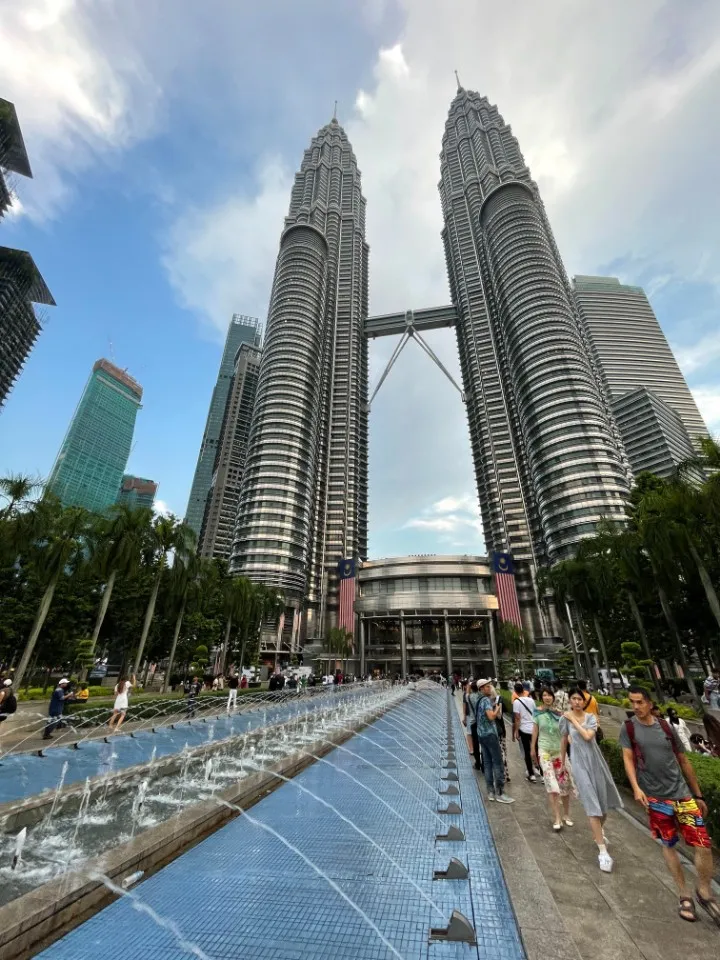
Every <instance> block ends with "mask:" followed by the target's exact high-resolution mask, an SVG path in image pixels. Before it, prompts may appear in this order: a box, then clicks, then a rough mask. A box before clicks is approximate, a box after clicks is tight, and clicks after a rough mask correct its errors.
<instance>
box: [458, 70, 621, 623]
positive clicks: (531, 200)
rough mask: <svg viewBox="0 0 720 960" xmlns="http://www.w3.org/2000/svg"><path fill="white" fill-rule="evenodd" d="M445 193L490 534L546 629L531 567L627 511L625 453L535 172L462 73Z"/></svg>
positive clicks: (528, 613) (531, 617)
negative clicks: (511, 560)
mask: <svg viewBox="0 0 720 960" xmlns="http://www.w3.org/2000/svg"><path fill="white" fill-rule="evenodd" d="M440 197H441V202H442V209H443V217H444V221H445V227H444V230H443V242H444V245H445V257H446V261H447V269H448V276H449V281H450V292H451V296H452V300H453V304H454V306H455V310H456V313H457V321H456V331H457V339H458V347H459V353H460V366H461V370H462V375H463V381H464V387H465V396H466V402H467V411H468V420H469V425H470V438H471V443H472V450H473V458H474V463H475V474H476V478H477V485H478V493H479V499H480V508H481V515H482V521H483V529H484V533H485V538H486V542H487V545H488V546H489V547H490V548H491V549H493V550H496V551H509V552H510V553H512V554H513V556H514V557H515V560H516V569H517V586H518V593H519V600H520V605H521V612H522V615H523V622H524V624H525V626H526V628H527V630H528V631H529V633H530V635H531V636H532V635H534V636H537V635H538V634H540V635H542V634H543V633H544V634H545V635H547V632H548V631H549V629H552V625H548V624H547V623H546V622H543V618H542V616H541V615H540V613H541V608H540V606H539V605H538V604H537V597H536V594H535V588H534V570H535V569H536V568H537V566H538V565H540V564H543V563H546V562H554V561H557V560H561V559H563V558H566V557H569V556H571V555H572V554H573V552H574V551H575V549H576V548H577V546H578V544H579V543H580V542H581V541H582V540H583V538H585V537H589V536H592V535H593V533H594V532H595V530H596V528H597V525H598V523H599V522H600V520H601V519H602V518H603V517H618V518H619V517H622V516H623V515H624V504H625V501H626V498H627V495H628V470H627V465H626V462H625V460H624V456H623V453H622V449H621V444H620V439H619V436H618V433H617V428H616V427H615V425H614V422H613V419H612V416H611V414H610V411H609V403H608V401H607V400H606V398H605V397H604V394H603V391H602V389H601V385H600V382H599V377H598V374H597V371H596V369H595V366H594V363H593V359H592V357H591V355H590V353H589V350H588V348H587V346H586V344H585V342H584V339H583V335H582V330H581V326H580V320H579V317H578V313H577V308H576V306H575V303H574V301H573V297H572V292H571V288H570V284H569V281H568V278H567V276H566V273H565V270H564V267H563V263H562V260H561V258H560V254H559V252H558V249H557V247H556V244H555V240H554V238H553V235H552V231H551V229H550V224H549V222H548V218H547V215H546V212H545V208H544V206H543V203H542V200H541V198H540V194H539V191H538V188H537V185H536V184H535V182H534V181H533V180H532V177H531V175H530V171H529V169H528V167H527V166H526V164H525V161H524V159H523V156H522V154H521V152H520V148H519V146H518V142H517V140H516V139H515V137H514V136H513V134H512V131H511V129H510V127H509V126H508V125H507V124H506V123H505V121H504V120H503V118H502V116H501V115H500V113H499V112H498V109H497V107H495V106H493V105H492V104H490V103H489V101H488V99H487V98H486V97H482V96H480V95H479V94H477V93H475V92H472V91H468V90H465V89H463V88H462V87H459V89H458V92H457V95H456V96H455V99H454V100H453V102H452V104H451V106H450V111H449V115H448V119H447V123H446V126H445V134H444V137H443V142H442V152H441V180H440ZM553 632H555V631H553Z"/></svg>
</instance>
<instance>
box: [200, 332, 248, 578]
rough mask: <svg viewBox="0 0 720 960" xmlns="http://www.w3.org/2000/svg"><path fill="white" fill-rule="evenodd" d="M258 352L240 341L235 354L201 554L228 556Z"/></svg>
mask: <svg viewBox="0 0 720 960" xmlns="http://www.w3.org/2000/svg"><path fill="white" fill-rule="evenodd" d="M260 356H261V351H260V348H259V347H254V346H252V345H251V344H249V343H242V344H240V349H239V350H238V351H237V354H236V357H235V370H234V373H233V379H232V383H231V386H230V392H229V393H228V398H227V403H226V404H225V416H224V417H223V422H222V428H221V430H220V441H219V443H218V450H217V456H216V458H215V467H214V470H213V475H212V479H211V481H210V490H209V492H208V497H207V503H206V506H205V516H204V517H203V523H202V528H201V530H200V540H199V542H198V553H199V554H200V556H201V557H219V558H221V559H223V560H228V559H229V558H230V551H231V549H232V543H233V536H234V533H235V518H236V516H237V508H238V501H239V499H240V481H241V477H242V472H243V467H244V465H245V455H246V453H247V442H248V436H249V434H250V421H251V419H252V412H253V408H254V406H255V392H256V390H257V382H258V373H259V370H260Z"/></svg>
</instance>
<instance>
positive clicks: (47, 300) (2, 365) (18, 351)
mask: <svg viewBox="0 0 720 960" xmlns="http://www.w3.org/2000/svg"><path fill="white" fill-rule="evenodd" d="M8 174H11V175H12V174H20V175H21V176H23V177H32V170H31V169H30V162H29V160H28V155H27V151H26V150H25V143H24V142H23V137H22V132H21V130H20V124H19V123H18V118H17V114H16V112H15V107H14V106H13V104H12V103H10V102H9V101H8V100H2V99H0V220H1V219H2V217H3V215H4V214H5V212H6V211H7V209H8V207H9V206H10V204H11V202H12V191H11V189H10V184H9V182H8ZM33 304H47V305H49V306H54V305H55V301H54V300H53V298H52V295H51V293H50V291H49V290H48V288H47V286H46V284H45V281H44V280H43V278H42V277H41V276H40V272H39V271H38V268H37V267H36V266H35V262H34V261H33V258H32V257H31V256H30V254H29V253H25V252H24V251H23V250H12V249H10V248H8V247H0V408H1V407H2V405H3V403H4V402H5V399H6V397H7V395H8V393H9V392H10V390H11V389H12V385H13V383H14V382H15V380H16V379H17V377H18V375H19V374H20V371H21V370H22V368H23V365H24V363H25V361H26V359H27V357H28V354H29V353H30V351H31V349H32V346H33V344H34V343H35V340H36V339H37V337H38V335H39V333H40V330H41V329H42V315H41V314H40V313H38V311H37V310H36V308H35V307H34V306H33Z"/></svg>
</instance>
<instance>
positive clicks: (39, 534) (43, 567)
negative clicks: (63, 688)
mask: <svg viewBox="0 0 720 960" xmlns="http://www.w3.org/2000/svg"><path fill="white" fill-rule="evenodd" d="M88 522H89V514H88V513H87V511H86V510H83V509H82V508H80V507H66V508H63V507H62V506H60V504H59V502H58V501H57V500H55V498H53V497H50V496H46V497H45V498H44V499H43V500H41V501H40V502H39V503H38V504H36V506H35V508H34V509H33V510H30V511H27V512H25V513H23V514H22V515H21V517H20V518H18V520H17V523H16V530H15V535H16V537H17V540H16V542H15V547H16V549H17V552H18V555H24V556H26V557H27V558H28V562H29V564H30V565H31V566H32V569H33V572H34V573H35V574H36V575H37V577H38V579H39V580H40V583H41V584H42V586H43V587H44V590H43V595H42V598H41V600H40V604H39V606H38V609H37V612H36V614H35V619H34V620H33V624H32V627H31V629H30V634H29V636H28V639H27V642H26V644H25V649H24V650H23V654H22V656H21V658H20V663H19V664H18V668H17V670H16V671H15V683H16V685H17V688H18V689H19V687H20V684H21V683H22V680H23V677H24V675H25V672H26V670H27V668H28V664H29V663H30V659H31V657H32V655H33V651H34V649H35V644H36V643H37V639H38V637H39V636H40V631H41V630H42V628H43V626H44V624H45V620H46V619H47V615H48V613H49V611H50V606H51V604H52V600H53V596H54V594H55V589H56V587H57V585H58V581H59V580H60V577H61V576H62V575H63V574H65V573H66V572H68V571H70V570H73V569H76V568H77V567H78V566H79V565H80V564H81V563H82V562H83V560H84V559H85V551H86V535H87V532H88Z"/></svg>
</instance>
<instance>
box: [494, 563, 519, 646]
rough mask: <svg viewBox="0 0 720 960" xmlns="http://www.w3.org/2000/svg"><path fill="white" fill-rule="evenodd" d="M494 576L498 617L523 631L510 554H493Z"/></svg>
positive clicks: (513, 567) (513, 566)
mask: <svg viewBox="0 0 720 960" xmlns="http://www.w3.org/2000/svg"><path fill="white" fill-rule="evenodd" d="M493 574H494V576H495V594H496V596H497V598H498V616H499V617H500V619H501V620H508V621H510V623H514V624H515V626H516V627H518V629H519V630H522V628H523V625H522V619H521V617H520V604H519V603H518V598H517V590H516V589H515V565H514V563H513V558H512V557H511V556H510V554H509V553H495V554H493Z"/></svg>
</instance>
